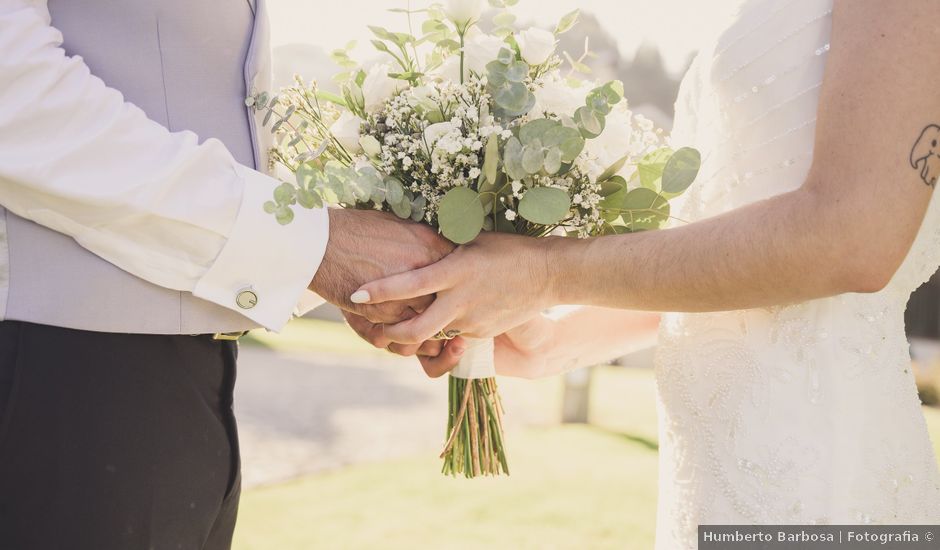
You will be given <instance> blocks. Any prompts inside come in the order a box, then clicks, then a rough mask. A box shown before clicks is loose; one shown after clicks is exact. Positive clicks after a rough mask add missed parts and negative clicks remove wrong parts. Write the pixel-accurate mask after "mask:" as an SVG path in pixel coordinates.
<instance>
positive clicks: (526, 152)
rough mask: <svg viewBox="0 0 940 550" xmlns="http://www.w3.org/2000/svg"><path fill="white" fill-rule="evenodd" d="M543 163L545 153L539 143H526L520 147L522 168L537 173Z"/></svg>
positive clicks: (530, 172)
mask: <svg viewBox="0 0 940 550" xmlns="http://www.w3.org/2000/svg"><path fill="white" fill-rule="evenodd" d="M544 163H545V153H544V152H543V150H542V147H541V143H539V144H537V145H536V144H531V145H526V146H525V147H523V148H522V168H523V169H524V170H525V171H526V172H527V173H529V174H537V173H539V171H541V170H542V165H543V164H544Z"/></svg>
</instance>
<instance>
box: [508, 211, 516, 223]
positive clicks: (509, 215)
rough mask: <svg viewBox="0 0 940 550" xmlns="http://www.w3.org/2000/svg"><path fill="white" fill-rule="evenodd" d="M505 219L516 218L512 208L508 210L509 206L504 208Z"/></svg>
mask: <svg viewBox="0 0 940 550" xmlns="http://www.w3.org/2000/svg"><path fill="white" fill-rule="evenodd" d="M506 219H507V220H509V221H513V220H514V219H516V212H515V211H513V210H510V209H509V208H507V209H506Z"/></svg>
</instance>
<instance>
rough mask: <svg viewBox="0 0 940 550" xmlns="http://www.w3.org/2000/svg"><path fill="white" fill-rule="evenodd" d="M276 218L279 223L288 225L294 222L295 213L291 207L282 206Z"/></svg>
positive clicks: (275, 213) (275, 214)
mask: <svg viewBox="0 0 940 550" xmlns="http://www.w3.org/2000/svg"><path fill="white" fill-rule="evenodd" d="M274 216H275V217H276V218H277V223H279V224H281V225H287V224H289V223H290V222H292V221H293V220H294V211H293V210H291V208H290V206H281V207H278V209H277V210H276V211H275V212H274Z"/></svg>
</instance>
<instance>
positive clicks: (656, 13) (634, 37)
mask: <svg viewBox="0 0 940 550" xmlns="http://www.w3.org/2000/svg"><path fill="white" fill-rule="evenodd" d="M409 1H410V3H411V8H412V9H418V8H423V7H426V6H427V5H428V4H430V3H431V2H430V1H422V0H332V1H330V2H319V1H314V0H269V2H268V9H269V12H270V13H271V22H272V42H273V45H274V46H278V45H283V44H290V43H308V44H313V45H316V46H320V47H322V48H323V49H324V50H325V51H331V50H333V49H335V48H338V47H342V46H343V45H345V44H346V42H348V41H349V40H356V41H357V42H358V45H357V49H356V50H354V54H356V53H360V54H365V55H369V54H370V53H371V45H369V42H368V40H369V38H370V37H371V34H370V33H369V31H368V29H367V28H366V25H379V26H383V27H388V28H390V29H401V30H407V26H406V21H405V19H404V15H402V14H397V13H390V12H388V9H389V8H403V7H407V5H408V3H409ZM739 2H740V0H580V1H578V0H519V3H518V4H517V5H516V6H514V7H513V8H512V11H513V12H514V13H515V14H516V16H517V17H518V21H520V22H522V21H526V22H528V21H531V22H532V23H534V24H536V25H539V26H543V27H550V26H552V25H554V23H555V22H557V21H558V19H559V18H560V17H561V16H562V15H564V14H565V13H567V12H569V11H571V10H572V9H574V8H575V7H579V8H581V10H583V11H590V12H593V13H594V14H595V15H597V17H598V18H599V19H600V21H601V22H602V23H603V24H604V26H605V27H606V30H607V31H608V32H609V33H610V34H611V35H612V36H614V37H616V38H617V41H618V46H619V48H620V51H621V53H622V54H623V55H625V56H627V57H628V58H629V57H632V55H633V53H634V51H635V50H636V48H637V46H639V45H640V44H641V43H642V42H644V41H647V42H652V43H654V44H657V45H658V46H659V47H660V50H661V51H662V53H663V56H664V58H665V61H666V64H667V67H668V68H669V69H670V70H672V71H678V70H680V69H681V68H682V67H683V66H684V64H685V61H686V59H687V57H688V54H689V53H690V52H692V51H694V50H696V49H698V45H699V44H700V43H702V42H703V41H704V40H707V39H708V38H709V37H711V36H713V35H714V34H715V32H716V30H718V29H720V26H721V24H722V22H723V21H724V20H725V16H726V14H727V13H728V12H729V11H730V9H731V8H732V7H733V6H734V5H736V4H737V3H739ZM419 21H420V20H419ZM359 57H360V58H361V57H363V55H359Z"/></svg>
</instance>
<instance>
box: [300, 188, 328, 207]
mask: <svg viewBox="0 0 940 550" xmlns="http://www.w3.org/2000/svg"><path fill="white" fill-rule="evenodd" d="M297 204H299V205H300V206H303V207H304V208H308V209H312V208H322V207H323V199H321V198H320V195H318V194H317V192H316V191H310V190H309V189H298V190H297Z"/></svg>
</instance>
